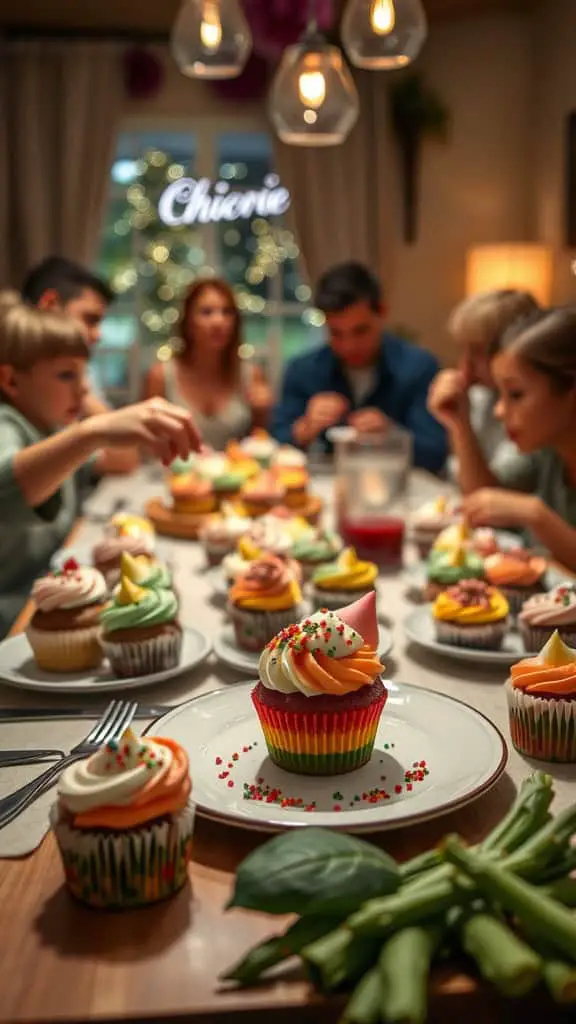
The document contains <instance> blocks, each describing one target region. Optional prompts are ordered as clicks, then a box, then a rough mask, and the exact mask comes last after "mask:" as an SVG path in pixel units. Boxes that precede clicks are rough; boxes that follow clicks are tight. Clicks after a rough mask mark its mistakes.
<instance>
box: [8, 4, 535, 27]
mask: <svg viewBox="0 0 576 1024" xmlns="http://www.w3.org/2000/svg"><path fill="white" fill-rule="evenodd" d="M344 2H345V0H337V3H338V4H340V6H343V5H344ZM534 2H535V0H424V5H425V7H426V10H427V12H428V14H429V16H430V18H431V19H433V20H436V19H438V18H444V17H459V16H463V15H468V14H474V13H479V12H486V11H487V10H503V11H504V10H528V9H529V8H530V7H532V6H533V4H534ZM548 2H550V0H548ZM179 6H180V0H0V26H1V27H4V28H8V29H12V30H14V29H23V30H30V29H31V30H34V29H52V30H58V29H64V30H68V31H70V30H84V29H85V30H89V31H93V32H98V33H104V32H106V31H107V30H110V31H111V32H119V33H124V32H127V33H131V34H134V36H137V35H141V34H153V35H163V34H165V33H168V32H169V30H170V26H171V24H172V22H173V20H174V16H175V14H176V11H177V10H178V7H179Z"/></svg>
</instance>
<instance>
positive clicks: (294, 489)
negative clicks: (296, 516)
mask: <svg viewBox="0 0 576 1024" xmlns="http://www.w3.org/2000/svg"><path fill="white" fill-rule="evenodd" d="M275 473H276V477H277V479H278V480H279V481H280V484H281V485H282V487H283V488H284V490H285V492H286V493H285V496H284V504H285V505H286V508H289V509H294V510H295V511H298V510H299V509H301V508H304V507H305V506H306V504H307V501H308V483H309V478H308V473H307V472H306V470H305V469H303V468H302V467H300V468H290V469H284V468H280V467H278V468H276V469H275Z"/></svg>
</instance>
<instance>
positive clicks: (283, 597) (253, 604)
mask: <svg viewBox="0 0 576 1024" xmlns="http://www.w3.org/2000/svg"><path fill="white" fill-rule="evenodd" d="M228 612H229V615H230V618H231V620H232V622H233V624H234V631H235V634H236V643H237V644H238V647H240V648H242V650H246V651H261V650H262V648H263V647H264V646H265V644H267V643H268V641H269V640H271V639H272V637H273V636H274V635H275V634H276V633H277V632H278V630H280V629H282V628H283V627H284V626H286V625H289V624H290V623H292V622H294V620H295V619H298V618H300V616H301V615H302V612H303V608H302V592H301V590H300V585H299V583H298V581H297V580H296V579H295V578H294V575H293V573H292V572H291V570H290V568H289V566H288V565H287V564H286V562H285V561H283V560H282V559H281V558H278V557H276V556H275V555H265V556H264V557H262V558H259V559H257V560H256V561H255V562H251V563H250V564H249V567H248V569H247V570H246V571H245V572H243V573H241V574H240V575H239V576H237V577H236V579H235V581H234V583H233V585H232V587H231V589H230V593H229V600H228Z"/></svg>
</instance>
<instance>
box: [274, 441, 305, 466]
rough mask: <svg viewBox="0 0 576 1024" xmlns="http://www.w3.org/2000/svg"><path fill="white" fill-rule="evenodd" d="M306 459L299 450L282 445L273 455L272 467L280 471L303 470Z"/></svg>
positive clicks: (288, 445)
mask: <svg viewBox="0 0 576 1024" xmlns="http://www.w3.org/2000/svg"><path fill="white" fill-rule="evenodd" d="M307 462H308V459H307V457H306V455H305V453H304V452H301V451H300V449H299V448H294V447H293V446H292V445H290V444H283V445H280V447H279V448H278V449H277V451H276V452H275V454H274V466H277V467H279V468H280V469H305V468H306V464H307Z"/></svg>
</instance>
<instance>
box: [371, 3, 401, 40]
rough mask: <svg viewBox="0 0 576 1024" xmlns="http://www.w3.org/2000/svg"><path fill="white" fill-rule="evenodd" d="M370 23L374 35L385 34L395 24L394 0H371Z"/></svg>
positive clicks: (390, 30)
mask: <svg viewBox="0 0 576 1024" xmlns="http://www.w3.org/2000/svg"><path fill="white" fill-rule="evenodd" d="M370 24H371V25H372V28H373V30H374V32H375V33H376V35H379V36H387V35H388V33H389V32H392V30H393V28H394V25H395V24H396V11H395V10H394V0H372V6H371V8H370Z"/></svg>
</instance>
